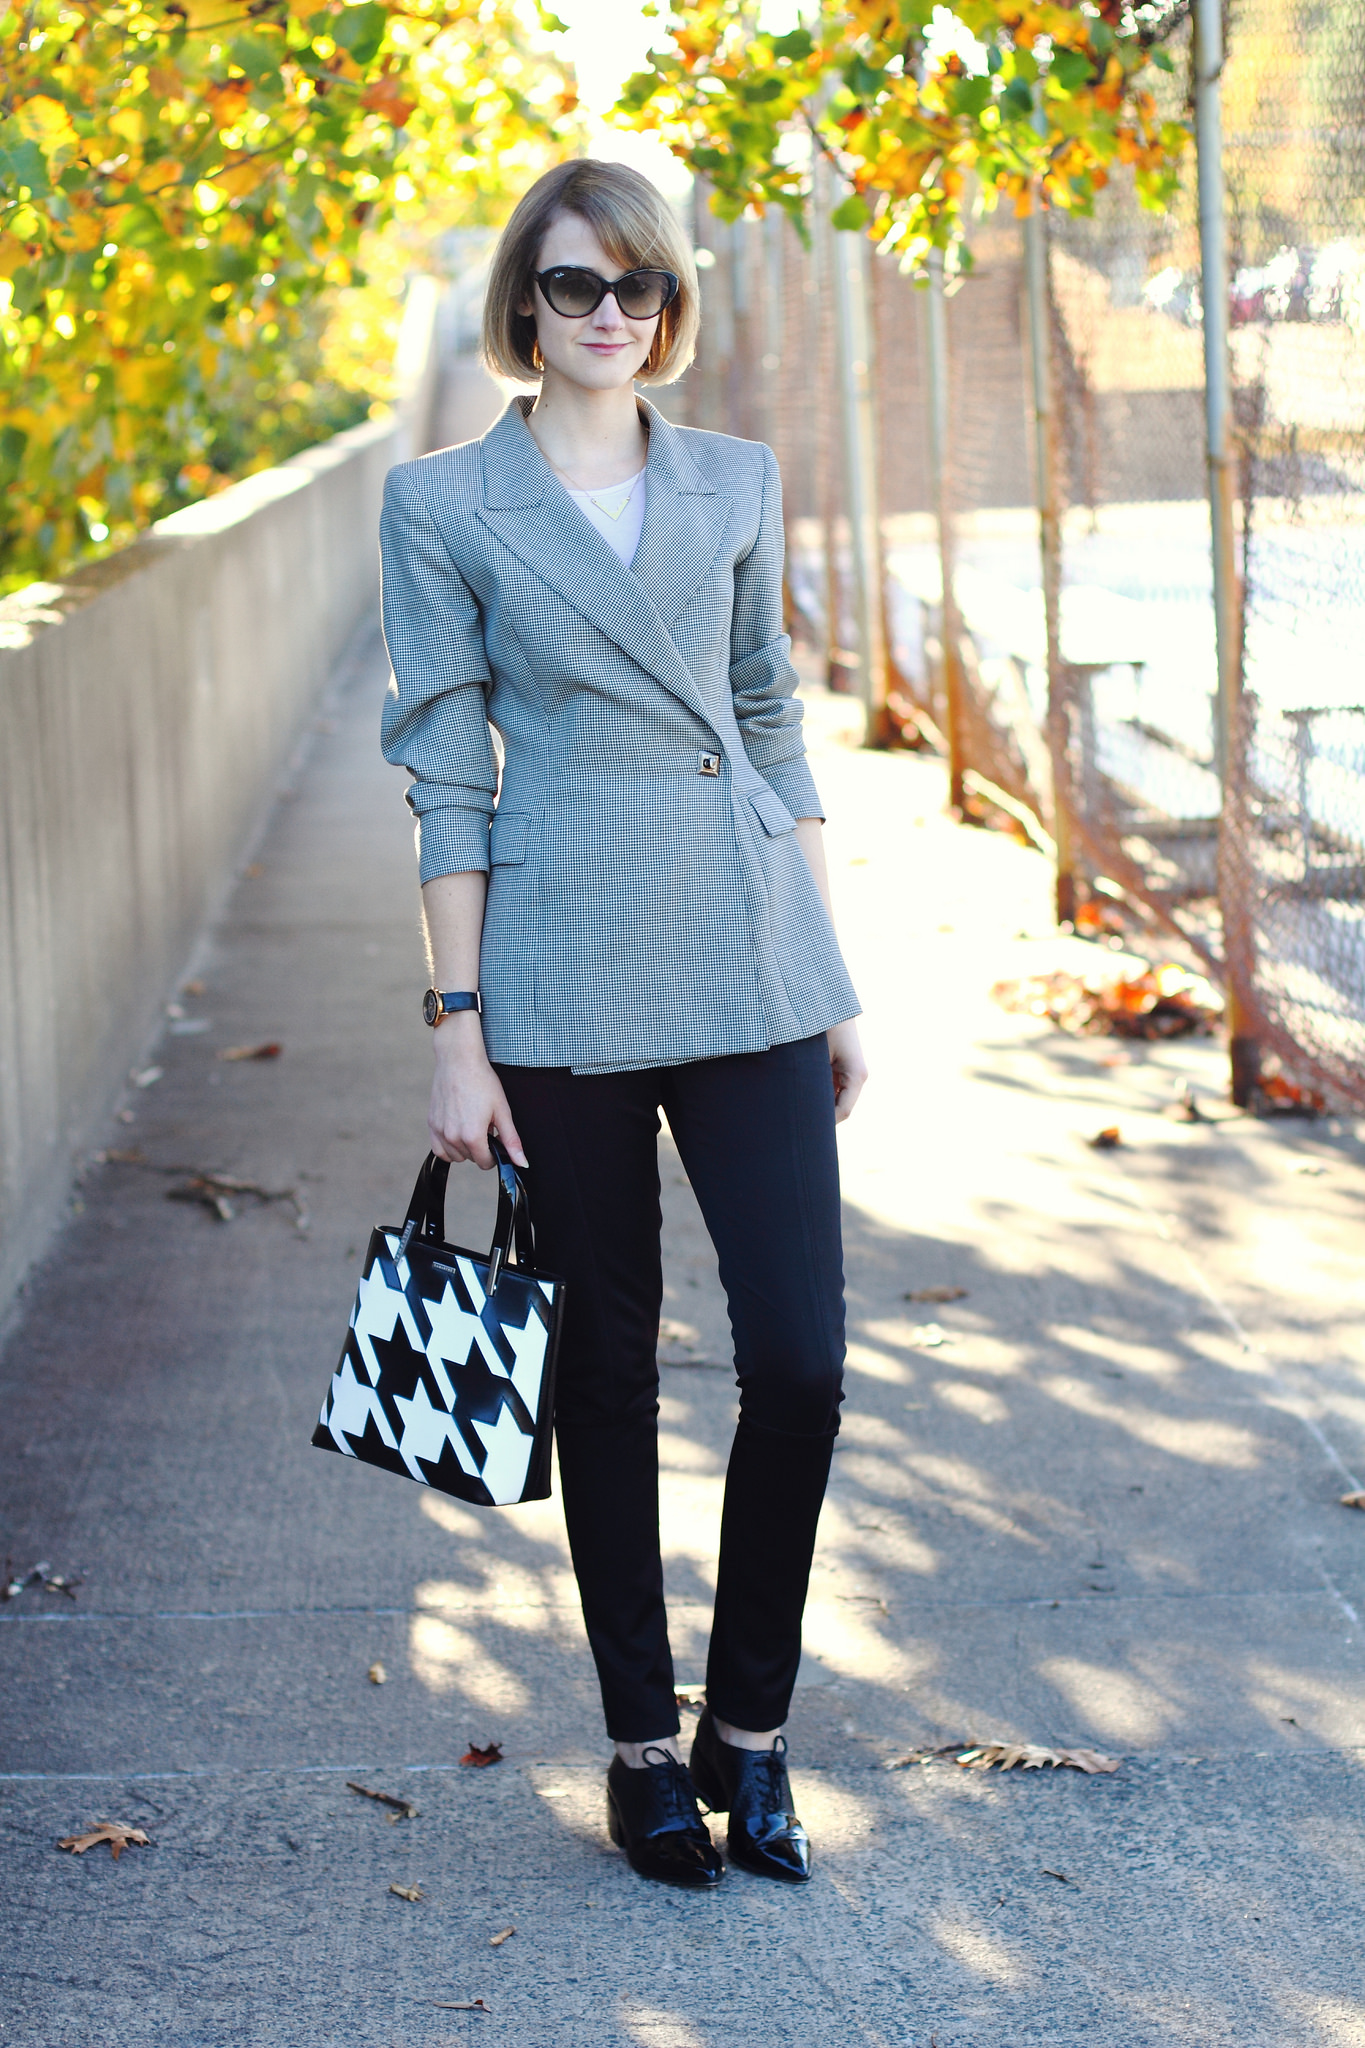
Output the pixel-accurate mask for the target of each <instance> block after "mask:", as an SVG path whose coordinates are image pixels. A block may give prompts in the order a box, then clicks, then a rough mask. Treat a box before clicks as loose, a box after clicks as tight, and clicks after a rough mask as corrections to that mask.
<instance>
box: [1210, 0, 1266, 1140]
mask: <svg viewBox="0 0 1365 2048" xmlns="http://www.w3.org/2000/svg"><path fill="white" fill-rule="evenodd" d="M1223 54H1224V53H1223V15H1222V0H1195V9H1194V127H1195V148H1196V151H1197V155H1198V163H1199V260H1200V273H1201V276H1200V297H1201V300H1202V303H1203V312H1204V424H1205V432H1206V436H1207V443H1208V477H1209V520H1210V526H1211V531H1212V540H1213V611H1214V626H1215V631H1216V633H1217V641H1218V710H1217V717H1216V719H1215V723H1214V750H1215V754H1216V758H1217V762H1218V773H1219V778H1220V780H1221V782H1222V788H1223V801H1222V810H1221V816H1220V821H1219V833H1218V896H1219V906H1220V909H1221V911H1222V916H1223V960H1224V965H1225V968H1226V972H1227V991H1226V993H1227V1023H1228V1053H1229V1059H1230V1064H1231V1070H1232V1071H1231V1093H1232V1099H1233V1101H1234V1102H1235V1103H1237V1104H1238V1105H1239V1107H1242V1108H1245V1107H1246V1105H1247V1104H1248V1103H1249V1102H1250V1100H1251V1097H1252V1093H1253V1091H1254V1089H1255V1087H1256V1084H1257V1081H1258V1079H1259V1068H1260V1060H1259V1050H1258V1046H1257V1041H1256V1035H1255V1027H1254V1018H1255V1010H1254V1004H1253V999H1252V988H1253V978H1254V973H1255V933H1254V930H1253V927H1252V920H1251V904H1250V901H1249V897H1248V881H1247V878H1246V876H1245V874H1244V873H1243V872H1242V869H1243V849H1242V846H1241V844H1240V839H1241V834H1240V830H1239V828H1240V826H1241V824H1242V815H1243V808H1244V800H1245V794H1246V733H1245V730H1244V723H1243V716H1242V619H1241V609H1242V607H1241V589H1240V581H1239V578H1238V574H1237V528H1236V517H1235V506H1236V474H1235V466H1234V465H1235V456H1234V451H1233V444H1232V419H1231V397H1230V391H1229V383H1230V379H1229V348H1228V254H1227V229H1226V221H1225V194H1224V186H1223V108H1222V73H1223Z"/></svg>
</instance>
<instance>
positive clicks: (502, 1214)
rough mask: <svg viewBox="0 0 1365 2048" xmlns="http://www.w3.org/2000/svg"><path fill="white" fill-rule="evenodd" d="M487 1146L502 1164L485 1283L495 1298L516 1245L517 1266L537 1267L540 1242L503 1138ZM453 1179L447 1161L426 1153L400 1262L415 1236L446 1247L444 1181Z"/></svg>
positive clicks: (405, 1225) (410, 1205) (406, 1221)
mask: <svg viewBox="0 0 1365 2048" xmlns="http://www.w3.org/2000/svg"><path fill="white" fill-rule="evenodd" d="M488 1143H489V1146H490V1147H491V1149H492V1153H493V1157H494V1159H495V1160H496V1161H497V1165H498V1214H497V1220H496V1222H495V1223H494V1225H493V1242H492V1244H491V1245H490V1246H489V1248H488V1279H487V1281H486V1282H485V1291H486V1292H487V1293H488V1294H489V1295H490V1296H491V1295H492V1293H493V1291H494V1289H495V1288H496V1286H497V1284H498V1278H499V1275H500V1274H501V1272H502V1269H503V1267H504V1266H505V1265H506V1264H507V1261H508V1257H509V1255H510V1253H511V1250H512V1246H513V1243H514V1242H515V1245H516V1253H517V1264H518V1265H519V1266H531V1265H534V1264H535V1256H536V1241H535V1232H534V1231H533V1229H532V1227H531V1205H530V1202H529V1201H528V1200H527V1196H526V1189H525V1186H524V1185H523V1182H522V1179H521V1175H520V1174H519V1173H518V1172H517V1169H516V1168H515V1166H513V1164H512V1162H511V1160H510V1159H509V1158H508V1156H507V1153H506V1151H505V1149H504V1147H503V1145H502V1142H501V1140H500V1139H498V1138H496V1137H494V1136H493V1134H492V1133H491V1132H490V1133H489V1137H488ZM449 1177H450V1162H449V1160H446V1159H438V1158H437V1157H436V1154H435V1153H434V1152H428V1154H427V1156H426V1158H425V1159H424V1160H423V1162H422V1167H421V1171H420V1172H419V1173H418V1175H417V1180H416V1183H415V1185H414V1187H413V1190H412V1200H411V1201H410V1202H409V1203H408V1213H407V1216H406V1218H405V1219H404V1223H403V1235H402V1237H401V1239H400V1240H399V1246H398V1256H399V1258H402V1257H403V1255H404V1253H405V1252H406V1251H407V1248H408V1245H409V1243H410V1242H411V1240H412V1238H413V1236H414V1235H416V1236H419V1237H421V1238H422V1240H423V1241H424V1242H425V1243H427V1244H433V1245H438V1244H444V1243H445V1234H446V1182H447V1181H448V1179H449Z"/></svg>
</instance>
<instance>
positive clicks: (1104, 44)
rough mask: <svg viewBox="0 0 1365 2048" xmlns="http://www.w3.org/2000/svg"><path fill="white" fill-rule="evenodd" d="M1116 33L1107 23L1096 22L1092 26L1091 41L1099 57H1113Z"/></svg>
mask: <svg viewBox="0 0 1365 2048" xmlns="http://www.w3.org/2000/svg"><path fill="white" fill-rule="evenodd" d="M1115 40H1116V39H1115V36H1114V31H1113V29H1112V28H1110V26H1109V24H1108V22H1107V21H1100V20H1098V19H1097V20H1094V21H1092V22H1091V24H1090V41H1091V44H1092V46H1093V47H1094V50H1095V54H1096V56H1098V57H1108V56H1110V55H1112V53H1113V49H1114V43H1115Z"/></svg>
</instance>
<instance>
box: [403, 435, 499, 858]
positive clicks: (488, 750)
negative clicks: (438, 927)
mask: <svg viewBox="0 0 1365 2048" xmlns="http://www.w3.org/2000/svg"><path fill="white" fill-rule="evenodd" d="M379 549H380V560H381V565H382V576H383V614H384V639H385V643H386V645H387V647H388V651H389V662H390V664H391V666H392V669H393V679H392V681H391V682H390V684H389V692H388V696H387V697H386V699H385V702H384V716H383V721H382V727H381V744H382V746H383V749H384V757H385V759H386V760H387V761H389V762H391V763H392V764H393V766H394V767H396V768H397V767H403V768H406V769H407V770H408V771H409V773H410V774H411V775H412V777H413V781H412V784H411V786H410V787H409V789H408V792H407V800H408V803H409V805H410V806H411V809H412V811H413V813H414V815H415V817H416V819H417V835H418V851H419V854H420V857H421V877H422V880H423V881H424V882H429V881H431V880H432V879H433V877H435V876H437V875H457V874H467V873H471V872H474V871H476V870H482V871H483V872H485V873H486V872H487V870H488V823H489V819H490V818H491V817H492V815H493V797H494V792H495V791H496V789H497V766H496V763H495V761H494V758H493V744H492V741H491V739H490V737H489V732H488V716H487V694H486V693H487V690H488V685H489V674H488V656H487V653H486V652H485V649H484V638H483V624H482V621H481V619H480V617H479V608H478V605H477V604H476V603H475V600H474V595H473V592H472V591H471V590H470V588H469V585H468V584H467V583H466V582H465V580H464V578H463V576H461V574H460V572H459V570H458V569H457V568H456V567H455V564H454V562H453V561H452V560H451V558H450V554H449V551H448V550H447V548H446V546H445V544H444V542H443V541H442V539H441V536H440V533H439V532H438V531H437V528H436V525H435V522H434V521H433V519H432V517H431V514H430V512H429V511H428V510H427V507H426V505H425V503H424V502H423V499H422V496H421V493H420V491H419V490H418V488H417V485H416V482H415V480H414V479H413V477H412V475H411V472H410V470H409V468H408V467H407V465H404V466H402V467H400V468H398V469H393V470H390V471H389V475H388V478H387V481H386V482H385V485H384V512H383V517H382V519H381V521H380V527H379Z"/></svg>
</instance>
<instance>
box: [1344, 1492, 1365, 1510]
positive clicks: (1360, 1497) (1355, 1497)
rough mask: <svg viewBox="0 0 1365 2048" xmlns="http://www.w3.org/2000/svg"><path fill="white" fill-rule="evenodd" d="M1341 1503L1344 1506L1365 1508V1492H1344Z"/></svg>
mask: <svg viewBox="0 0 1365 2048" xmlns="http://www.w3.org/2000/svg"><path fill="white" fill-rule="evenodd" d="M1341 1505H1342V1506H1343V1507H1344V1508H1365V1493H1343V1495H1342V1496H1341Z"/></svg>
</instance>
